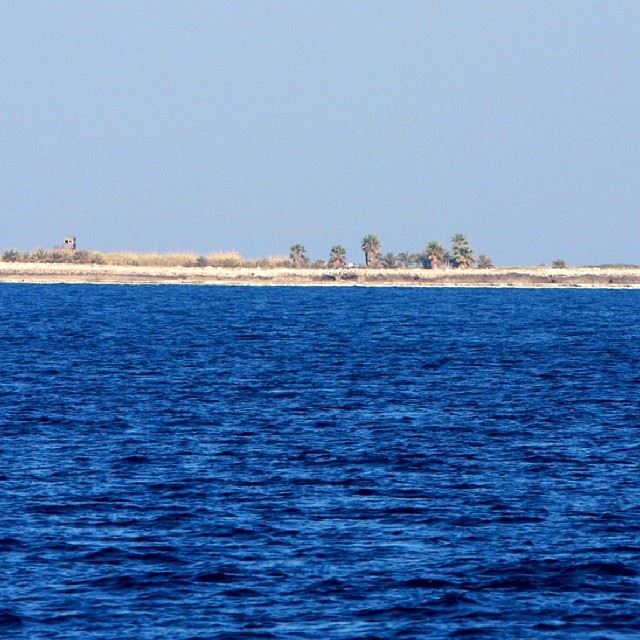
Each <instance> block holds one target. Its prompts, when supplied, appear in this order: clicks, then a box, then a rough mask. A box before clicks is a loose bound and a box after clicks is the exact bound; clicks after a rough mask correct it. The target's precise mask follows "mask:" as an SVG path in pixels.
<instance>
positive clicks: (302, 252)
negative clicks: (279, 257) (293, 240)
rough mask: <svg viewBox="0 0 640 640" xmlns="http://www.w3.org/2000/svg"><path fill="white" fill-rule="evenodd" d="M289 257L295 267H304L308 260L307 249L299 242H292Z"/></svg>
mask: <svg viewBox="0 0 640 640" xmlns="http://www.w3.org/2000/svg"><path fill="white" fill-rule="evenodd" d="M289 259H290V260H291V262H292V263H293V266H294V267H296V268H297V269H300V268H301V267H304V265H305V264H307V262H308V258H307V250H306V249H305V248H304V246H303V245H301V244H294V245H293V246H292V247H291V249H289Z"/></svg>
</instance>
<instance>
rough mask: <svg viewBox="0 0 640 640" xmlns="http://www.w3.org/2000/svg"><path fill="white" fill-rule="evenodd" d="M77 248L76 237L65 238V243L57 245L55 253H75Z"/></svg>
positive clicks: (54, 248)
mask: <svg viewBox="0 0 640 640" xmlns="http://www.w3.org/2000/svg"><path fill="white" fill-rule="evenodd" d="M76 248H77V243H76V237H75V236H65V237H64V242H63V243H62V244H61V245H56V246H55V247H53V250H54V251H69V252H71V253H73V252H74V251H75V250H76Z"/></svg>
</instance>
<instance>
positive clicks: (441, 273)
mask: <svg viewBox="0 0 640 640" xmlns="http://www.w3.org/2000/svg"><path fill="white" fill-rule="evenodd" d="M0 282H4V283H8V282H12V283H38V284H43V283H51V284H54V283H60V284H83V283H86V284H101V283H103V284H208V285H253V286H257V285H261V286H265V285H271V286H282V285H297V286H318V285H320V286H403V287H521V288H522V287H525V288H532V287H533V288H542V287H544V288H559V287H584V288H640V268H626V269H625V268H607V267H588V268H587V267H584V268H575V269H573V268H572V269H552V268H548V267H509V268H504V267H503V268H496V269H485V270H482V269H469V270H460V269H293V268H246V267H232V268H227V267H132V266H126V267H124V266H112V265H109V266H105V265H78V264H44V263H18V262H0Z"/></svg>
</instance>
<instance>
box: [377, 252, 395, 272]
mask: <svg viewBox="0 0 640 640" xmlns="http://www.w3.org/2000/svg"><path fill="white" fill-rule="evenodd" d="M380 263H381V264H382V266H383V267H384V268H385V269H395V267H397V266H398V260H397V259H396V257H395V256H394V255H393V253H387V254H386V255H385V256H384V257H383V258H382V259H381V260H380Z"/></svg>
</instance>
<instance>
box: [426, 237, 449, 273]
mask: <svg viewBox="0 0 640 640" xmlns="http://www.w3.org/2000/svg"><path fill="white" fill-rule="evenodd" d="M424 253H425V255H426V257H427V261H428V263H429V268H430V269H439V268H440V267H442V265H443V264H444V262H445V257H446V253H447V252H446V251H445V249H444V247H443V246H442V245H441V244H440V243H439V242H438V241H437V240H432V241H431V242H430V243H429V244H428V245H427V248H426V249H425V250H424Z"/></svg>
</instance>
